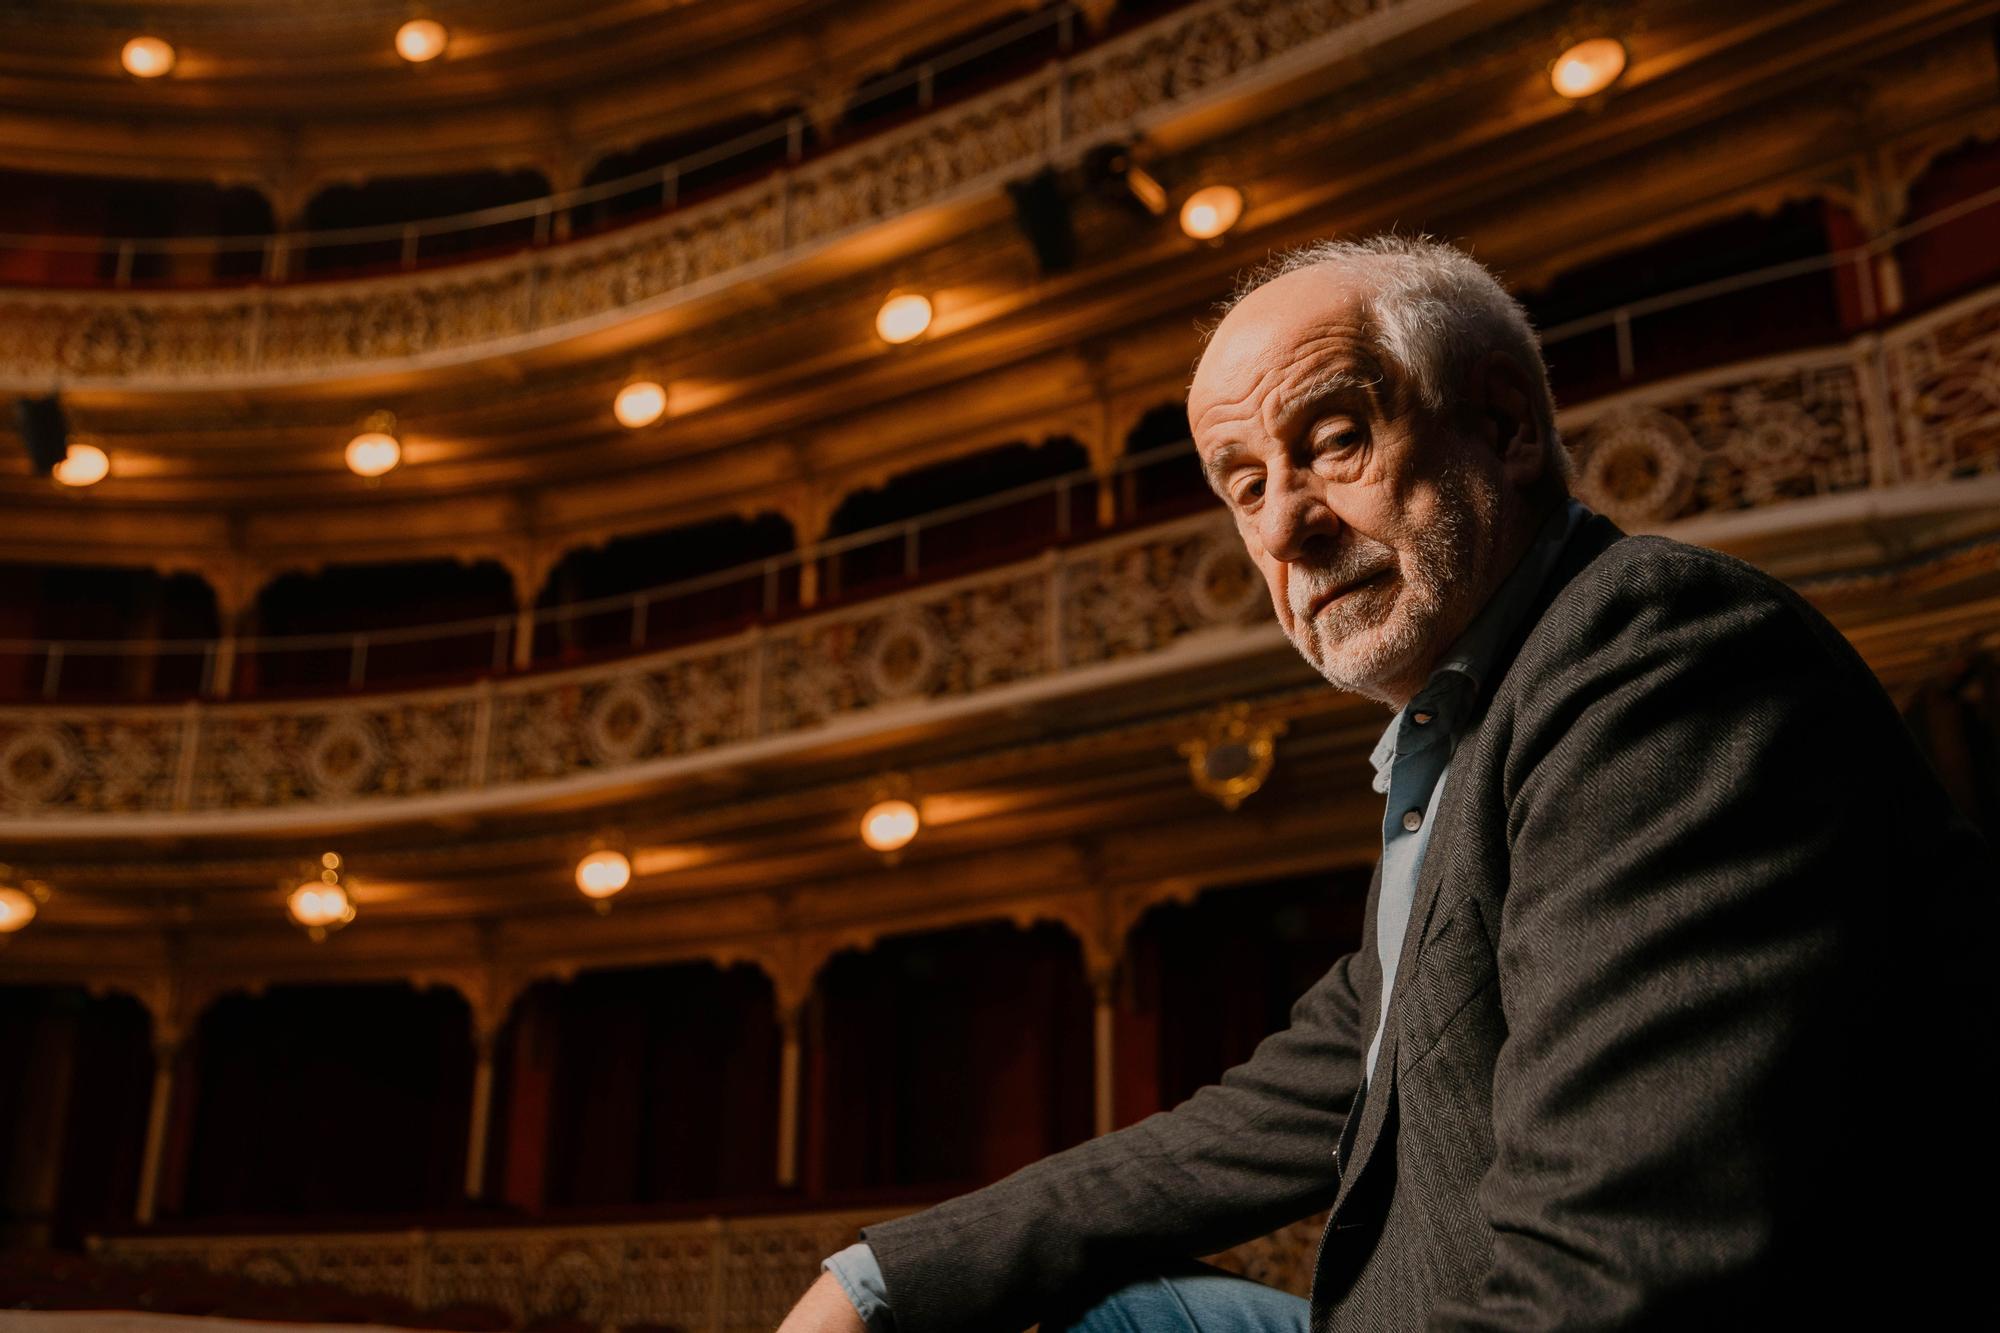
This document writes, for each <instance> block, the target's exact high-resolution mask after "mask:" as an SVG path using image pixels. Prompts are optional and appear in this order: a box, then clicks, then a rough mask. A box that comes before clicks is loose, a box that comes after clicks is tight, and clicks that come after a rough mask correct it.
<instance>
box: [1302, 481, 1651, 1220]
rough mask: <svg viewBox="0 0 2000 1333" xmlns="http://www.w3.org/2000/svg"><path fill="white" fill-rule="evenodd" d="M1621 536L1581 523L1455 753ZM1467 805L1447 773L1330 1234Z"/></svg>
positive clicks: (1374, 1124) (1607, 525)
mask: <svg viewBox="0 0 2000 1333" xmlns="http://www.w3.org/2000/svg"><path fill="white" fill-rule="evenodd" d="M1624 536H1625V534H1624V533H1623V532H1622V531H1620V530H1619V528H1618V527H1617V525H1616V524H1614V523H1612V522H1611V521H1610V520H1609V519H1607V518H1605V517H1603V516H1602V515H1599V514H1593V515H1591V516H1589V517H1588V518H1587V519H1585V520H1584V521H1583V522H1581V523H1579V524H1577V527H1576V531H1575V532H1573V533H1571V534H1570V539H1569V541H1568V543H1567V544H1566V545H1565V546H1564V548H1563V553H1562V556H1561V558H1560V559H1559V560H1558V561H1557V563H1556V567H1555V569H1554V570H1553V571H1551V573H1550V575H1549V577H1548V579H1547V581H1546V583H1545V584H1544V586H1543V587H1542V589H1541V591H1540V593H1539V595H1538V596H1537V597H1536V599H1535V604H1534V608H1533V610H1531V611H1530V612H1529V613H1528V614H1527V615H1525V616H1523V617H1522V625H1521V628H1520V629H1519V630H1518V631H1517V632H1516V633H1515V634H1514V636H1513V638H1512V640H1511V641H1510V642H1509V643H1508V644H1507V647H1506V649H1505V651H1504V652H1503V653H1502V654H1501V655H1500V658H1499V662H1498V664H1496V666H1495V669H1494V671H1493V673H1492V680H1491V683H1490V684H1489V685H1488V686H1487V687H1486V688H1485V689H1484V690H1483V691H1482V692H1481V704H1480V709H1479V713H1478V716H1477V717H1475V718H1474V719H1473V720H1472V721H1471V723H1470V724H1469V725H1468V727H1467V729H1466V732H1465V734H1464V735H1463V736H1462V737H1461V738H1460V739H1459V741H1458V746H1457V748H1458V749H1459V750H1463V749H1465V748H1466V747H1467V746H1469V745H1470V744H1472V743H1473V741H1474V740H1475V738H1476V737H1477V736H1478V735H1479V732H1480V730H1481V728H1483V727H1484V726H1485V724H1486V716H1487V714H1486V704H1487V703H1488V702H1490V701H1491V700H1492V698H1493V696H1494V693H1495V692H1496V691H1497V690H1498V689H1499V686H1500V682H1501V680H1502V679H1504V677H1505V675H1506V671H1507V668H1508V667H1509V666H1511V665H1512V664H1513V661H1514V658H1515V657H1516V656H1518V655H1519V653H1520V651H1521V645H1522V644H1523V643H1525V642H1526V641H1527V638H1528V635H1529V634H1530V633H1532V632H1533V630H1534V627H1535V626H1536V625H1537V624H1539V623H1540V622H1541V619H1542V616H1543V614H1544V613H1546V612H1547V611H1548V608H1549V604H1550V603H1552V602H1553V601H1554V600H1555V599H1556V596H1557V594H1559V593H1560V592H1561V591H1562V590H1563V588H1564V587H1566V586H1567V585H1568V583H1569V581H1570V580H1571V579H1572V578H1574V577H1576V575H1577V574H1578V573H1579V572H1580V571H1581V570H1582V569H1583V567H1584V566H1585V565H1587V564H1589V563H1590V562H1591V561H1592V560H1594V559H1596V558H1597V556H1598V555H1600V554H1601V553H1602V552H1603V551H1604V550H1605V548H1606V547H1608V546H1610V545H1611V544H1612V543H1613V542H1615V541H1618V540H1619V539H1620V538H1622V537H1624ZM1467 799H1468V798H1467V796H1466V789H1465V787H1464V785H1463V784H1460V785H1458V786H1456V787H1454V786H1453V784H1452V781H1451V775H1450V773H1449V771H1447V773H1446V775H1445V780H1444V796H1443V798H1442V800H1441V801H1440V803H1439V807H1438V814H1437V828H1436V831H1435V833H1434V834H1433V835H1432V840H1431V844H1430V846H1429V847H1428V848H1427V849H1426V850H1425V853H1424V860H1423V868H1422V869H1421V870H1419V871H1418V872H1417V888H1416V894H1415V897H1414V899H1413V901H1412V902H1411V904H1410V923H1409V926H1408V928H1407V929H1406V930H1405V931H1404V934H1403V944H1402V949H1401V952H1400V955H1399V961H1398V962H1397V964H1396V986H1395V993H1394V994H1392V995H1390V996H1389V997H1388V1000H1389V1017H1388V1022H1387V1023H1385V1024H1384V1025H1383V1032H1382V1049H1381V1051H1380V1052H1379V1053H1378V1054H1377V1055H1376V1057H1375V1076H1374V1078H1373V1080H1372V1081H1371V1086H1370V1087H1369V1088H1368V1090H1367V1094H1366V1096H1365V1097H1364V1098H1363V1101H1362V1105H1361V1118H1360V1122H1359V1124H1357V1125H1356V1126H1354V1129H1353V1132H1352V1135H1351V1136H1350V1135H1347V1134H1343V1135H1342V1139H1343V1142H1345V1141H1346V1140H1347V1139H1348V1138H1350V1137H1351V1139H1352V1146H1351V1148H1344V1150H1343V1151H1342V1153H1341V1158H1340V1191H1339V1193H1338V1194H1337V1195H1336V1196H1335V1197H1334V1202H1333V1220H1332V1223H1331V1225H1333V1226H1334V1227H1335V1228H1336V1229H1337V1228H1338V1226H1339V1224H1340V1215H1341V1209H1342V1207H1343V1206H1344V1205H1345V1204H1346V1202H1347V1199H1348V1197H1349V1196H1350V1195H1351V1194H1352V1193H1353V1191H1354V1186H1355V1182H1356V1181H1358V1180H1359V1179H1360V1178H1361V1176H1362V1174H1363V1172H1364V1170H1365V1169H1366V1167H1367V1165H1368V1159H1369V1157H1370V1156H1371V1155H1372V1154H1373V1153H1374V1151H1375V1146H1376V1144H1378V1143H1379V1142H1380V1141H1381V1139H1382V1131H1383V1128H1384V1126H1385V1125H1386V1124H1387V1123H1388V1122H1389V1119H1390V1113H1391V1111H1392V1109H1393V1107H1394V1103H1395V1100H1396V1097H1395V1090H1396V1052H1397V1048H1398V1046H1399V1045H1400V1042H1399V1041H1398V1031H1397V1029H1398V1028H1399V1027H1400V1021H1399V1020H1400V1015H1399V1013H1398V1012H1397V1011H1398V1008H1399V1005H1400V1003H1401V1001H1402V997H1403V996H1404V995H1405V994H1406V993H1407V992H1408V990H1409V988H1410V987H1411V986H1413V985H1415V984H1416V976H1417V966H1418V959H1419V957H1420V956H1421V955H1422V953H1423V941H1424V939H1425V938H1426V937H1427V936H1428V935H1429V933H1430V922H1431V917H1432V916H1433V915H1434V914H1435V912H1436V910H1437V900H1438V894H1439V891H1440V889H1441V888H1442V887H1443V884H1444V872H1445V866H1446V863H1447V862H1448V860H1449V859H1450V844H1451V840H1452V837H1453V830H1454V829H1456V828H1457V827H1458V826H1459V825H1461V824H1463V823H1464V822H1465V819H1466V814H1465V810H1466V801H1467ZM1381 879H1382V867H1381V864H1380V862H1377V863H1376V867H1375V880H1374V883H1373V884H1372V885H1371V886H1370V892H1369V901H1368V920H1369V921H1370V922H1374V921H1376V920H1378V918H1377V916H1376V914H1375V913H1376V908H1377V906H1378V903H1379V896H1380V892H1381ZM1368 944H1372V941H1367V942H1365V944H1364V951H1366V950H1365V946H1366V945H1368ZM1375 993H1376V994H1377V995H1378V996H1379V995H1380V993H1381V977H1380V975H1379V974H1378V975H1377V976H1376V977H1375ZM1377 1003H1378V1004H1379V1003H1380V1001H1379V1000H1378V1001H1377ZM1368 1012H1369V1013H1370V1014H1371V1015H1372V1014H1373V1013H1375V1012H1377V1010H1374V1009H1371V1010H1369V1011H1368Z"/></svg>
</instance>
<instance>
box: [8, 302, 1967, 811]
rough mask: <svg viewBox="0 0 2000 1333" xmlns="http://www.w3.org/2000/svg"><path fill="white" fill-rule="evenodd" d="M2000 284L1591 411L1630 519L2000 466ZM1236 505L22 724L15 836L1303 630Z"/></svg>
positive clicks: (471, 771)
mask: <svg viewBox="0 0 2000 1333" xmlns="http://www.w3.org/2000/svg"><path fill="white" fill-rule="evenodd" d="M1996 330H2000V293H1995V292H1987V293H1983V294H1981V295H1979V296H1977V297H1974V298H1969V299H1968V300H1966V301H1962V302H1959V303H1957V304H1955V305H1952V306H1949V307H1946V308H1944V309H1941V310H1938V311H1936V312H1933V313H1931V314H1928V315H1925V316H1923V317H1922V318H1920V319H1916V320H1912V321H1911V322H1910V323H1908V324H1906V325H1905V326H1903V327H1901V328H1899V329H1896V330H1894V331H1892V332H1891V333H1889V334H1887V335H1884V336H1882V337H1879V338H1878V337H1876V336H1874V335H1870V336H1868V337H1865V338H1862V339H1860V340H1858V341H1856V342H1855V343H1853V344H1851V345H1849V346H1847V347H1842V348H1833V349H1823V350H1818V351H1812V352H1806V353H1800V354H1796V355H1792V356H1787V357H1782V358H1774V359H1770V360H1765V361H1759V362H1754V363H1750V364H1746V365H1737V366H1730V367H1724V368H1720V369H1717V370H1714V371H1708V372H1703V373H1702V374H1699V375H1695V376H1690V377H1686V378H1683V379H1680V380H1676V381H1671V382H1668V383H1664V384H1658V385H1652V386H1648V387H1646V388H1644V389H1639V390H1635V391H1632V392H1630V393H1626V394H1621V395H1618V396H1616V397H1613V398H1609V399H1605V400H1603V401H1600V402H1596V403H1591V404H1589V405H1587V406H1585V407H1581V408H1578V409H1575V410H1573V411H1571V412H1569V413H1567V414H1566V415H1565V416H1564V418H1563V421H1562V425H1563V429H1564V435H1565V439H1566V441H1567V442H1568V444H1569V446H1570V448H1571V449H1572V451H1573V453H1574V455H1575V457H1576V461H1577V473H1578V478H1579V489H1580V492H1581V494H1582V495H1583V497H1584V498H1585V499H1586V500H1587V501H1589V502H1590V503H1591V504H1593V505H1594V506H1595V507H1597V508H1598V509H1600V510H1602V511H1603V512H1606V513H1608V514H1610V515H1611V516H1612V517H1613V518H1615V519H1617V520H1619V521H1620V522H1621V523H1623V524H1625V525H1627V526H1628V527H1632V528H1639V529H1660V528H1665V527H1669V526H1670V525H1674V524H1679V523H1686V522H1689V521H1691V520H1696V519H1702V520H1709V519H1717V518H1723V517H1727V516H1730V515H1735V514H1741V513H1743V512H1744V511H1759V510H1782V509H1783V508H1784V507H1785V506H1787V505H1790V504H1793V503H1795V502H1799V501H1807V500H1813V501H1828V500H1838V499H1840V498H1841V497H1846V496H1857V497H1858V496H1861V495H1863V494H1865V493H1869V492H1876V493H1883V492H1894V491H1896V490H1898V489H1900V488H1903V487H1927V486H1928V487H1935V486H1936V485H1938V484H1940V483H1944V484H1949V483H1952V482H1953V481H1954V480H1955V479H1956V480H1962V479H1966V478H1971V477H1975V476H1978V475H1981V474H1992V473H1996V472H2000V332H1996ZM1270 621H1271V616H1270V611H1269V609H1268V599H1267V598H1266V597H1265V595H1264V593H1263V587H1262V582H1261V580H1260V579H1259V577H1258V576H1257V575H1256V573H1255V571H1254V570H1253V569H1252V568H1251V567H1250V564H1249V561H1248V558H1247V557H1246V556H1245V555H1244V553H1243V550H1242V547H1241V543H1240V540H1239V538H1238V537H1237V535H1236V533H1235V532H1234V530H1233V527H1232V525H1231V524H1230V522H1229V520H1228V518H1227V516H1226V515H1223V514H1221V513H1215V514H1204V515H1197V516H1194V517H1192V518H1189V519H1185V520H1181V521H1178V522H1175V523H1171V524H1166V525H1162V526H1160V527H1157V528H1152V529H1149V530H1145V531H1141V532H1137V533H1131V534H1127V535H1123V536H1120V537H1116V538H1112V539H1108V540H1104V541H1100V542H1096V543H1093V544H1089V545H1085V546H1079V547H1075V548H1072V549H1070V550H1067V551H1063V552H1051V553H1050V554H1048V555H1047V556H1045V557H1044V558H1042V559H1040V560H1035V561H1029V562H1025V563H1022V564H1016V565H1010V566H1006V567H1002V568H999V569H994V570H989V571H985V572H982V573H978V574H974V575H971V576H968V577H966V578H963V579H959V580H956V581H953V582H949V583H943V584H938V585H934V586H930V587H924V588H919V589H915V590H912V591H909V592H906V593H901V594H898V595H896V596H893V597H888V598H884V599H881V600H879V601H875V602H871V603H866V604H863V605H860V606H856V607H852V608H847V609H843V610H840V611H836V612H832V613H829V614H825V615H820V616H815V617H811V618H808V619H803V620H797V621H792V622H788V623H785V624H782V625H779V626H775V627H770V628H760V629H756V630H752V631H750V632H748V633H746V634H742V635H738V636H735V637H733V638H729V639H724V640H719V641H715V642H711V643H705V644H699V645H696V646H693V647H689V648H684V649H678V650H675V651H673V652H669V653H663V654H657V655H653V656H649V657H642V658H635V659H631V660H628V661H624V662H619V663H615V664H611V665H606V666H599V667H592V668H587V669H582V670H576V671H568V672H561V673H550V674H547V675H539V676H535V677H531V678H521V679H513V680H505V681H501V682H498V683H494V682H483V683H480V684H478V685H473V686H465V687H459V688H455V689H443V690H431V691H425V692H420V693H410V694H396V695H381V696H373V697H369V698H366V699H362V700H343V701H331V700H312V701H304V702H283V703H255V704H225V705H184V706H180V707H165V708H162V707H103V708H90V709H77V708H54V707H51V708H35V707H16V708H9V709H4V710H0V811H4V812H5V813H4V815H0V832H5V833H13V834H19V835H29V834H32V835H34V836H39V837H46V836H49V835H50V834H51V833H52V832H55V833H57V834H58V835H60V834H61V832H62V831H63V830H64V829H66V828H73V829H75V830H76V832H77V834H78V835H79V836H84V835H88V836H104V835H108V834H114V833H125V834H131V833H142V832H143V833H155V832H196V831H201V830H204V829H205V830H208V831H214V832H220V831H225V830H231V829H250V828H284V829H306V828H310V827H313V826H315V825H316V824H317V823H319V822H324V821H330V820H353V819H369V818H411V817H418V816H421V815H426V814H449V813H464V812H467V811H472V810H480V809H493V808H502V807H505V806H507V805H508V804H510V803H514V802H519V801H524V800H529V799H539V798H547V797H551V796H554V795H557V794H560V793H582V792H587V791H593V790H599V789H602V788H604V787H607V786H610V785H613V784H616V783H622V782H633V781H645V780H657V779H660V778H664V777H667V776H669V775H673V774H679V773H686V772H692V771H695V770H696V769H699V768H702V767H704V766H708V765H712V764H714V763H718V762H724V761H731V760H734V759H737V758H749V757H769V756H771V755H774V754H779V753H784V752H787V751H788V750H789V749H790V748H791V747H797V746H803V745H809V744H814V743H818V742H820V741H823V740H827V739H834V738H840V737H849V736H854V735H860V734H863V733H866V732H869V731H872V730H878V729H882V728H885V727H892V726H902V725H908V724H910V723H912V722H915V721H917V720H919V719H942V718H946V717H952V716H959V715H963V714H965V713H967V712H969V711H973V710H979V709H985V708H993V707H1002V706H1010V705H1013V704H1017V703H1020V702H1024V701H1026V700H1029V699H1034V698H1039V697H1048V696H1050V695H1053V694H1060V693H1063V692H1066V691H1070V690H1075V689H1082V688H1088V687H1091V686H1093V685H1097V684H1103V683H1106V682H1109V681H1112V680H1119V679H1138V678H1140V677H1142V676H1144V675H1147V674H1150V673H1155V672H1158V671H1163V670H1173V669H1176V668H1177V666H1178V665H1179V664H1183V663H1188V662H1191V661H1194V660H1197V659H1200V658H1203V657H1204V656H1205V655H1206V656H1208V657H1210V658H1215V657H1218V656H1219V657H1228V656H1231V655H1238V654H1243V653H1246V652H1257V651H1265V650H1267V649H1268V648H1270V647H1272V646H1273V645H1275V644H1276V642H1277V635H1276V630H1275V627H1274V626H1273V625H1272V624H1271V623H1270Z"/></svg>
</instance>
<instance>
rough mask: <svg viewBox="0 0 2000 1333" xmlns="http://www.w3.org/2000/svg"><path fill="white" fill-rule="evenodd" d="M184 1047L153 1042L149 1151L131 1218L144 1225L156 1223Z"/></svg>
mask: <svg viewBox="0 0 2000 1333" xmlns="http://www.w3.org/2000/svg"><path fill="white" fill-rule="evenodd" d="M180 1054H181V1045H180V1042H179V1041H178V1040H175V1039H174V1038H171V1037H169V1038H165V1039H163V1040H160V1041H156V1042H154V1043H153V1100H152V1103H151V1104H150V1105H149V1106H148V1108H147V1110H146V1151H145V1155H144V1156H142V1157H141V1158H140V1159H139V1200H138V1203H137V1205H136V1206H134V1208H133V1210H132V1215H133V1217H134V1218H136V1219H137V1221H138V1222H139V1224H140V1225H141V1226H146V1225H149V1224H150V1223H151V1222H152V1220H153V1211H154V1209H155V1207H156V1206H157V1205H158V1203H159V1198H160V1163H161V1161H162V1160H163V1159H164V1157H165V1156H166V1146H167V1116H168V1114H169V1113H170V1112H171V1111H172V1110H173V1105H174V1067H175V1066H176V1065H177V1064H178V1063H179V1062H180Z"/></svg>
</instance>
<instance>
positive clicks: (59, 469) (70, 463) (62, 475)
mask: <svg viewBox="0 0 2000 1333" xmlns="http://www.w3.org/2000/svg"><path fill="white" fill-rule="evenodd" d="M110 471H111V459H110V458H109V457H107V456H106V454H105V452H104V451H103V450H102V449H100V448H98V447H97V446H96V445H94V444H79V443H77V442H76V441H74V440H72V441H71V442H70V446H69V452H68V453H67V454H65V455H63V461H62V462H60V463H58V464H56V466H55V470H54V471H53V472H51V473H50V474H49V475H50V476H52V477H54V478H55V479H56V480H57V481H59V482H61V483H62V484H63V485H65V486H95V485H96V484H97V483H98V482H100V481H103V480H104V478H105V476H106V475H107V474H108V473H110Z"/></svg>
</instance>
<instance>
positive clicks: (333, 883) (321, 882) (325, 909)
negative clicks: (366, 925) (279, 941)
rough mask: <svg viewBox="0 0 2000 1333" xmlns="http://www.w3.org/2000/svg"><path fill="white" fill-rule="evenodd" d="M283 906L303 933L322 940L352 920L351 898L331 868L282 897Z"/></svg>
mask: <svg viewBox="0 0 2000 1333" xmlns="http://www.w3.org/2000/svg"><path fill="white" fill-rule="evenodd" d="M285 908H286V910H287V911H289V912H290V913H291V914H292V920H294V921H296V922H298V923H299V924H300V925H302V926H304V927H305V928H306V934H308V935H310V936H312V938H314V939H315V940H323V939H325V938H326V937H327V935H328V934H329V933H330V932H332V931H336V930H339V929H340V928H341V927H342V926H344V925H346V924H347V923H348V922H350V921H352V920H354V900H353V899H352V898H350V897H348V895H347V890H346V889H345V888H344V887H343V886H342V885H341V884H340V883H339V875H338V873H337V872H335V871H332V870H327V871H322V872H321V875H320V878H319V879H316V880H307V881H306V882H305V883H304V884H301V885H299V886H298V887H297V888H296V889H293V890H292V896H291V897H290V898H287V899H286V900H285Z"/></svg>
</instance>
